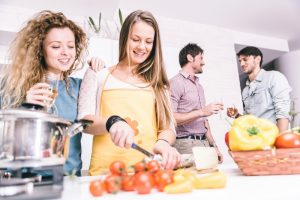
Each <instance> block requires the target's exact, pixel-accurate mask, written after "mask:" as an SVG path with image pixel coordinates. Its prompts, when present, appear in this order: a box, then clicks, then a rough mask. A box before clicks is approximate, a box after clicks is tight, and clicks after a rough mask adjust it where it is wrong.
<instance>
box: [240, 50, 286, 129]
mask: <svg viewBox="0 0 300 200" xmlns="http://www.w3.org/2000/svg"><path fill="white" fill-rule="evenodd" d="M237 56H238V59H239V62H240V65H241V68H242V71H243V72H244V73H246V74H247V75H248V80H247V82H246V86H245V88H244V89H243V91H242V98H243V104H244V111H245V114H252V115H255V116H257V117H261V118H266V119H269V120H271V121H272V122H274V123H276V125H277V127H278V129H279V131H280V132H282V131H284V130H286V129H288V125H289V118H290V115H289V112H290V102H291V99H290V92H291V87H290V85H289V83H288V81H287V79H286V78H285V76H284V75H283V74H282V73H280V72H278V71H265V70H264V69H261V64H262V61H263V55H262V53H261V51H260V50H259V49H258V48H256V47H251V46H249V47H245V48H244V49H242V50H240V51H239V52H238V53H237Z"/></svg>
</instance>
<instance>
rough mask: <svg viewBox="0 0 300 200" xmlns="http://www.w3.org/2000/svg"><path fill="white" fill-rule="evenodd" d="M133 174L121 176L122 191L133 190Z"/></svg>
mask: <svg viewBox="0 0 300 200" xmlns="http://www.w3.org/2000/svg"><path fill="white" fill-rule="evenodd" d="M133 180H134V178H133V176H129V175H125V176H123V177H122V182H121V188H122V190H124V191H134V182H133Z"/></svg>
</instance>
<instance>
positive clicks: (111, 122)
mask: <svg viewBox="0 0 300 200" xmlns="http://www.w3.org/2000/svg"><path fill="white" fill-rule="evenodd" d="M118 121H123V122H126V121H125V119H123V118H122V117H120V116H118V115H112V116H110V117H109V118H108V119H107V121H106V125H105V126H106V130H107V132H109V129H110V128H111V127H112V125H114V123H116V122H118ZM126 123H127V122H126Z"/></svg>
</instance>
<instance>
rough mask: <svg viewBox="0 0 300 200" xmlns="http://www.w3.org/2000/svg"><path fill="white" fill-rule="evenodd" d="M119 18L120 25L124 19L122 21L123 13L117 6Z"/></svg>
mask: <svg viewBox="0 0 300 200" xmlns="http://www.w3.org/2000/svg"><path fill="white" fill-rule="evenodd" d="M119 20H120V24H121V26H122V25H123V23H124V21H123V15H122V11H121V9H120V8H119Z"/></svg>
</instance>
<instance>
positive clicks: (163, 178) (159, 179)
mask: <svg viewBox="0 0 300 200" xmlns="http://www.w3.org/2000/svg"><path fill="white" fill-rule="evenodd" d="M154 180H155V185H156V187H157V189H158V191H160V192H163V191H164V188H165V187H166V186H167V185H169V184H170V183H172V182H173V173H170V172H169V171H167V170H161V171H158V172H156V173H155V174H154Z"/></svg>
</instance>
